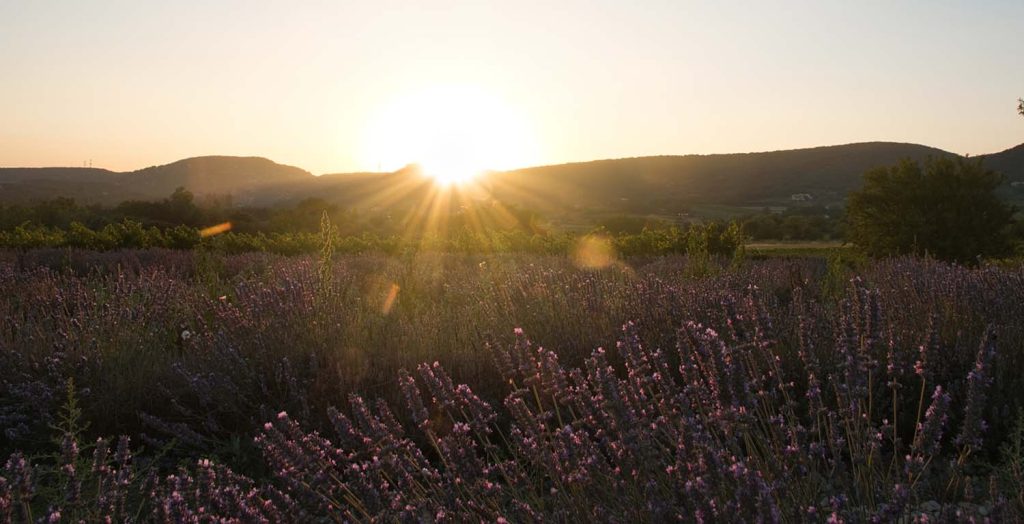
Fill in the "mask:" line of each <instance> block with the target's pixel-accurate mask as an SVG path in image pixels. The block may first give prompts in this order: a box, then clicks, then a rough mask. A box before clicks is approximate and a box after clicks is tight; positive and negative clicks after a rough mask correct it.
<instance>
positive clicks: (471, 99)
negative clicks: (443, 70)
mask: <svg viewBox="0 0 1024 524" xmlns="http://www.w3.org/2000/svg"><path fill="white" fill-rule="evenodd" d="M366 136H367V144H366V147H365V149H366V153H365V155H366V157H367V161H368V164H370V165H373V166H377V167H379V168H380V169H383V170H386V171H394V170H397V169H400V168H402V167H403V166H406V165H409V164H418V165H419V166H420V169H421V171H422V172H423V173H424V174H426V175H427V176H429V177H431V178H433V179H434V181H435V182H436V183H437V184H439V185H444V186H449V185H455V184H463V183H466V182H469V181H471V180H473V178H475V177H476V176H478V175H480V174H481V173H483V172H486V171H487V170H500V169H510V168H513V167H521V166H525V165H529V164H530V163H532V162H534V161H535V155H536V146H535V143H534V140H533V134H532V133H531V132H530V130H529V126H528V124H527V122H526V119H525V118H524V117H523V116H522V114H521V113H520V112H517V111H515V110H514V109H512V107H510V106H509V105H508V104H507V103H506V102H505V101H503V100H502V99H501V98H499V97H496V96H493V95H491V94H490V93H487V92H486V91H484V90H482V89H480V88H477V87H473V86H437V87H430V88H424V89H420V90H417V91H414V92H410V93H408V94H406V95H403V96H400V97H398V98H396V99H394V100H392V101H390V102H389V103H387V104H385V105H384V106H383V107H382V109H381V110H380V111H379V113H378V114H377V115H376V116H375V117H374V118H373V119H372V121H371V123H370V126H369V129H368V131H367V134H366Z"/></svg>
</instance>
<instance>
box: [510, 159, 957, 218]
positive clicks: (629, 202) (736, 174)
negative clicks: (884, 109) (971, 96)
mask: <svg viewBox="0 0 1024 524" xmlns="http://www.w3.org/2000/svg"><path fill="white" fill-rule="evenodd" d="M951 154H952V153H948V152H945V151H942V150H940V149H935V148H931V147H926V146H920V145H916V144H900V143H891V142H871V143H861V144H849V145H841V146H827V147H816V148H811V149H797V150H790V151H773V152H766V153H744V154H728V155H688V156H661V157H641V158H624V159H619V160H601V161H596V162H583V163H576V164H564V165H557V166H544V167H537V168H530V169H521V170H516V171H509V172H504V173H499V174H497V175H496V176H495V177H494V180H493V183H494V188H495V189H494V191H495V193H496V195H497V196H498V198H502V197H503V196H504V197H506V198H510V199H515V198H516V195H530V194H533V195H535V196H533V197H528V198H527V199H528V200H530V201H531V202H530V203H531V204H533V205H543V200H545V199H550V198H558V199H559V200H561V201H562V204H563V205H575V206H583V207H592V208H604V209H613V210H622V211H634V212H643V211H644V210H651V208H652V206H653V207H656V208H664V207H669V208H671V207H673V206H680V205H682V206H686V205H693V204H729V205H740V204H745V205H767V204H771V203H779V202H787V201H790V199H791V196H792V195H793V194H796V193H807V194H810V195H811V196H812V197H813V198H814V199H815V200H818V201H823V202H838V201H841V200H842V199H843V198H844V197H845V195H846V193H847V192H849V191H850V190H852V189H855V188H857V187H859V186H860V183H861V176H862V175H863V173H864V172H865V171H866V170H868V169H870V168H872V167H876V166H881V165H889V164H893V163H895V162H897V161H898V160H900V159H902V158H911V159H914V160H921V159H924V158H926V157H928V156H940V155H951Z"/></svg>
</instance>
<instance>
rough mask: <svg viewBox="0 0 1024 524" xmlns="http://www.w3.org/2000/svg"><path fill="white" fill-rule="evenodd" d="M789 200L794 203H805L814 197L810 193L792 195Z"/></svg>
mask: <svg viewBox="0 0 1024 524" xmlns="http://www.w3.org/2000/svg"><path fill="white" fill-rule="evenodd" d="M789 199H790V200H792V201H794V202H806V201H808V200H814V197H812V196H811V194H810V193H793V194H792V195H789Z"/></svg>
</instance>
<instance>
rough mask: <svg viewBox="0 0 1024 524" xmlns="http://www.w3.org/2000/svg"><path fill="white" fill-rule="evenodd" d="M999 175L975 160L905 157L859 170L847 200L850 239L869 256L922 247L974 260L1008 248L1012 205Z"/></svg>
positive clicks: (921, 249)
mask: <svg viewBox="0 0 1024 524" xmlns="http://www.w3.org/2000/svg"><path fill="white" fill-rule="evenodd" d="M1001 183H1002V177H1001V176H1000V175H999V174H998V173H996V172H994V171H991V170H989V169H985V168H984V167H983V166H982V165H981V162H980V161H978V160H971V159H967V158H949V157H942V158H932V159H929V160H928V161H926V162H925V164H924V166H922V165H920V164H918V163H917V162H913V161H910V160H904V161H902V162H900V163H899V164H897V165H895V166H890V167H879V168H875V169H872V170H870V171H868V172H867V173H865V174H864V187H863V188H861V190H860V191H856V192H854V193H852V194H851V195H850V199H849V202H848V204H847V217H846V219H847V226H848V230H847V234H848V240H850V241H851V242H853V243H854V244H856V245H857V246H859V247H860V248H862V249H863V250H864V251H866V252H867V253H868V254H869V255H872V256H889V255H899V254H907V253H922V254H923V253H925V252H927V253H928V254H930V255H932V256H934V257H936V258H940V259H943V260H951V261H957V262H964V263H973V262H974V261H976V260H977V258H978V257H979V256H999V255H1004V254H1006V253H1008V252H1009V251H1010V243H1009V239H1008V236H1007V230H1008V226H1009V224H1010V223H1011V221H1012V217H1013V213H1014V209H1013V207H1011V206H1009V205H1007V204H1005V203H1003V202H1002V201H1001V200H1000V199H999V198H998V197H997V196H996V194H995V190H996V188H997V187H998V186H999V185H1000V184H1001Z"/></svg>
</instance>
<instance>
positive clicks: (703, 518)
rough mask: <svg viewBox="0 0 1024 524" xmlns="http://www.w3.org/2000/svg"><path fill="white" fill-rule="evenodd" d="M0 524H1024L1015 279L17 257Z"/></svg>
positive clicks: (521, 263) (678, 264)
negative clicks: (957, 523)
mask: <svg viewBox="0 0 1024 524" xmlns="http://www.w3.org/2000/svg"><path fill="white" fill-rule="evenodd" d="M0 290H2V293H0V457H2V458H0V463H2V464H3V467H2V469H0V522H22V521H43V522H79V521H86V522H92V521H102V520H104V519H109V520H108V521H110V522H123V521H156V522H281V521H300V522H364V521H373V522H393V521H400V522H434V521H437V522H463V521H481V522H484V521H486V522H539V521H556V522H583V521H597V522H637V521H639V522H665V521H684V522H721V521H745V522H869V521H874V522H892V521H902V522H935V521H939V522H947V521H963V522H1007V521H1021V520H1024V495H1022V492H1024V373H1022V371H1024V267H1021V266H1019V265H1014V266H996V265H986V266H982V267H980V268H973V269H971V268H964V267H960V266H955V265H949V264H945V263H941V262H935V261H931V260H926V259H919V258H900V259H892V260H885V261H876V262H863V261H862V262H857V263H848V262H844V261H840V260H832V261H827V260H824V259H821V258H777V259H766V260H746V261H730V260H689V259H687V258H686V257H685V256H679V257H659V258H650V259H636V260H627V261H620V262H616V263H613V264H610V265H608V266H607V267H605V268H603V269H599V270H598V269H587V268H583V267H579V266H578V264H576V263H574V261H573V260H572V259H570V258H568V257H558V256H551V257H545V256H539V255H502V256H484V255H476V256H474V255H452V254H447V255H446V254H423V255H417V256H410V257H405V258H400V257H384V256H371V255H365V256H351V257H334V258H331V257H330V256H326V257H323V256H322V257H319V258H318V257H315V256H313V257H296V258H288V257H282V256H272V255H266V254H246V255H231V256H226V255H221V254H217V253H212V252H205V251H195V252H178V251H161V250H144V251H121V252H111V253H95V252H86V251H67V250H52V251H47V250H36V251H28V252H6V253H0Z"/></svg>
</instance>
